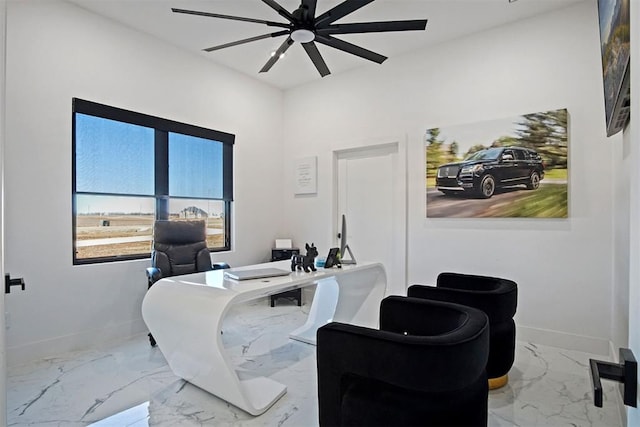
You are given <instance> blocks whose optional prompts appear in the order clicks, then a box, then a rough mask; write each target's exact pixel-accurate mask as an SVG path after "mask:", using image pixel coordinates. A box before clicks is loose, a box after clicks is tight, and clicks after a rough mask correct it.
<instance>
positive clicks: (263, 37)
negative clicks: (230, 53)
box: [202, 30, 289, 52]
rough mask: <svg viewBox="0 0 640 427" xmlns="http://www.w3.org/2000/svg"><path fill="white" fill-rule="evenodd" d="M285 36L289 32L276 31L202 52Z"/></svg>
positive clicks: (209, 48)
mask: <svg viewBox="0 0 640 427" xmlns="http://www.w3.org/2000/svg"><path fill="white" fill-rule="evenodd" d="M285 34H289V30H283V31H278V32H276V33H269V34H263V35H261V36H255V37H249V38H248V39H242V40H238V41H235V42H231V43H225V44H221V45H218V46H213V47H208V48H206V49H202V50H204V51H205V52H213V51H214V50H220V49H224V48H226V47H231V46H238V45H239V44H244V43H249V42H254V41H256V40H262V39H268V38H270V37H280V36H284V35H285Z"/></svg>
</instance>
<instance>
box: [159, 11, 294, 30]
mask: <svg viewBox="0 0 640 427" xmlns="http://www.w3.org/2000/svg"><path fill="white" fill-rule="evenodd" d="M171 11H172V12H175V13H185V14H187V15H198V16H208V17H210V18H222V19H231V20H234V21H243V22H254V23H256V24H266V25H268V26H270V27H282V28H289V24H284V23H282V22H273V21H264V20H262V19H253V18H244V17H242V16H231V15H221V14H219V13H209V12H199V11H197V10H187V9H176V8H175V7H172V8H171Z"/></svg>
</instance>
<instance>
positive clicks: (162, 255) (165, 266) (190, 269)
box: [146, 220, 229, 346]
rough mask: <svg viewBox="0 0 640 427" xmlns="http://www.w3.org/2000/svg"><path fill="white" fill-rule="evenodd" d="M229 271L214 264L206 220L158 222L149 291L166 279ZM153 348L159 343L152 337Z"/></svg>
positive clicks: (149, 275)
mask: <svg viewBox="0 0 640 427" xmlns="http://www.w3.org/2000/svg"><path fill="white" fill-rule="evenodd" d="M221 268H229V265H228V264H226V263H223V262H220V263H216V264H213V265H212V264H211V257H210V256H209V250H208V249H207V229H206V224H205V222H204V220H197V221H166V220H159V221H156V222H155V224H154V228H153V250H152V251H151V267H149V268H147V271H146V273H147V282H148V287H151V286H152V285H153V284H154V283H155V282H157V281H158V280H160V279H162V278H163V277H170V276H177V275H180V274H189V273H196V272H201V271H209V270H212V269H221ZM149 341H150V342H151V345H152V346H155V345H156V341H155V339H154V338H153V336H152V335H151V334H149Z"/></svg>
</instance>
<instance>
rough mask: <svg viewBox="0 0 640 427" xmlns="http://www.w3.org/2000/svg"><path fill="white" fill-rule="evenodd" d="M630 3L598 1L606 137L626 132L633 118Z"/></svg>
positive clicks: (616, 0) (610, 0) (614, 0)
mask: <svg viewBox="0 0 640 427" xmlns="http://www.w3.org/2000/svg"><path fill="white" fill-rule="evenodd" d="M629 2H630V0H598V20H599V23H600V52H601V55H602V79H603V83H604V108H605V114H606V124H607V136H611V135H613V134H616V133H618V132H620V131H621V130H622V129H624V127H625V126H626V124H627V122H628V121H629V116H630V105H631V90H630V89H631V88H630V83H629V82H630V79H631V72H630V70H629V68H630V65H629V64H630V54H629V52H630V33H629V26H630V25H629V24H630V18H629Z"/></svg>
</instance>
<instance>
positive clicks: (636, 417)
mask: <svg viewBox="0 0 640 427" xmlns="http://www.w3.org/2000/svg"><path fill="white" fill-rule="evenodd" d="M629 7H630V8H631V10H630V12H631V13H630V15H631V120H630V122H629V127H627V129H625V131H624V142H625V146H626V147H628V151H629V152H630V155H629V156H628V157H629V159H628V160H627V161H626V164H625V166H626V167H627V168H628V169H629V170H630V172H628V174H629V175H630V177H631V180H630V181H631V183H632V184H631V192H630V193H631V194H630V199H631V201H630V213H629V218H630V221H629V223H628V224H629V229H628V234H629V252H628V255H627V261H628V266H627V267H628V271H629V273H628V274H629V282H628V288H627V292H628V293H627V295H626V296H627V301H628V308H627V310H628V311H627V314H628V319H629V322H628V334H629V335H628V346H629V348H631V350H632V351H633V352H634V354H635V357H636V359H637V358H638V357H639V356H640V310H638V307H640V146H639V142H640V3H639V2H637V1H635V2H634V1H632V2H630V4H629ZM617 208H618V205H617V204H616V209H617ZM625 326H626V325H625ZM623 346H624V347H626V345H618V347H623ZM639 384H640V383H639ZM637 406H638V407H637V408H631V407H627V408H626V409H627V413H626V415H627V425H628V426H637V425H640V409H638V408H640V398H638V400H637Z"/></svg>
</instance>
